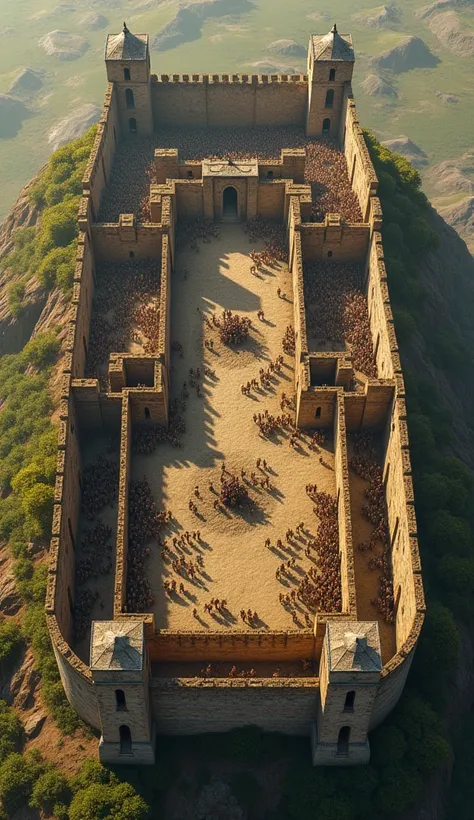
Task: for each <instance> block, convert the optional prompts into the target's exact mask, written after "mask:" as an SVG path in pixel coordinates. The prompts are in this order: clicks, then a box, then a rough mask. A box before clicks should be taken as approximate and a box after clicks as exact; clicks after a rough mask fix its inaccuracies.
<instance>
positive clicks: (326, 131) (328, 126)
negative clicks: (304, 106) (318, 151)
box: [323, 117, 331, 136]
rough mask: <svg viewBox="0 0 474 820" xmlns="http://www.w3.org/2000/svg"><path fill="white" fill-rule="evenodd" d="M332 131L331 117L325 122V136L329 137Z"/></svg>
mask: <svg viewBox="0 0 474 820" xmlns="http://www.w3.org/2000/svg"><path fill="white" fill-rule="evenodd" d="M330 130H331V120H330V119H329V117H326V119H324V120H323V135H325V136H327V135H328V134H329V132H330Z"/></svg>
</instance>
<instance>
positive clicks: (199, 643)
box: [147, 629, 317, 663]
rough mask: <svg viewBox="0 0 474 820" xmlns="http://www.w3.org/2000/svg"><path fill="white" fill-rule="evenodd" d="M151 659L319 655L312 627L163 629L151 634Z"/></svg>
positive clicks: (268, 658)
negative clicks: (206, 630) (207, 630)
mask: <svg viewBox="0 0 474 820" xmlns="http://www.w3.org/2000/svg"><path fill="white" fill-rule="evenodd" d="M147 647H148V651H149V654H150V660H151V662H152V663H153V662H156V663H158V662H162V663H163V662H165V661H170V662H173V661H182V662H185V661H196V660H199V661H205V662H206V663H209V662H211V661H226V660H227V661H231V662H232V663H236V662H237V661H254V662H257V661H283V660H285V661H299V660H305V659H311V660H317V658H315V639H314V635H313V633H312V631H311V630H309V631H308V630H307V629H305V630H298V631H296V630H295V631H294V632H293V631H292V632H253V633H252V632H250V633H248V632H237V631H228V632H226V633H222V632H214V633H204V634H202V633H200V632H184V631H183V632H171V631H168V630H161V631H158V632H154V633H153V634H151V635H148V636H147Z"/></svg>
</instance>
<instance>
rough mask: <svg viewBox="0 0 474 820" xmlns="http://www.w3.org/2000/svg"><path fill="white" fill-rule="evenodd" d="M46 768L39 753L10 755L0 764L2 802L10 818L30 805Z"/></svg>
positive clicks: (0, 794)
mask: <svg viewBox="0 0 474 820" xmlns="http://www.w3.org/2000/svg"><path fill="white" fill-rule="evenodd" d="M45 770H46V766H45V764H44V762H43V760H42V758H41V755H39V753H34V752H29V753H27V754H26V755H21V754H17V753H14V754H10V755H8V757H7V758H6V759H5V760H4V761H3V763H1V764H0V801H1V803H2V806H3V809H4V811H5V812H6V814H7V816H8V817H11V816H12V815H13V814H14V813H15V812H16V811H17V810H18V809H20V808H22V806H24V805H25V803H28V801H29V799H30V796H31V793H32V791H33V786H34V784H35V781H36V780H37V779H38V778H39V777H40V776H41V775H42V774H43V773H44V771H45Z"/></svg>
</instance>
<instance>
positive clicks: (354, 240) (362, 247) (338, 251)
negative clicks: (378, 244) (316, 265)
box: [301, 222, 370, 262]
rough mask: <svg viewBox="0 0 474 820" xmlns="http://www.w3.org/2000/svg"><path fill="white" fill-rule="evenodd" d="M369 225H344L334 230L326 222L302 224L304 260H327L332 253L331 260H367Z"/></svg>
mask: <svg viewBox="0 0 474 820" xmlns="http://www.w3.org/2000/svg"><path fill="white" fill-rule="evenodd" d="M369 233H370V229H369V226H368V225H342V226H341V228H340V230H338V231H334V230H332V229H331V228H328V227H327V226H326V225H325V224H324V223H321V224H320V223H308V222H304V223H303V224H302V225H301V246H302V250H303V260H304V262H319V261H325V260H327V258H328V254H329V253H331V254H332V259H331V262H359V261H365V259H366V256H367V249H368V246H369Z"/></svg>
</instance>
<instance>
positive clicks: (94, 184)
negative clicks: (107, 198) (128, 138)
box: [82, 83, 121, 219]
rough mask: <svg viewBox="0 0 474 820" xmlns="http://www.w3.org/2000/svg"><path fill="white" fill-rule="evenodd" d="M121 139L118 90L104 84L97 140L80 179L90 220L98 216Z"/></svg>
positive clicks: (113, 86) (112, 85)
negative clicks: (90, 214) (105, 88)
mask: <svg viewBox="0 0 474 820" xmlns="http://www.w3.org/2000/svg"><path fill="white" fill-rule="evenodd" d="M120 135H121V128H120V124H119V111H118V101H117V90H116V88H115V85H114V84H113V83H107V91H106V94H105V101H104V105H103V108H102V114H101V117H100V121H99V124H98V126H97V134H96V138H95V140H94V145H93V147H92V151H91V155H90V157H89V162H88V163H87V166H86V170H85V172H84V177H83V179H82V185H83V190H84V194H85V196H86V197H87V198H89V199H90V208H91V213H92V218H93V219H95V218H96V217H97V214H98V213H99V207H100V200H101V198H102V192H103V190H104V188H105V187H106V186H107V184H108V181H109V178H110V173H111V169H112V164H113V161H114V154H115V149H116V147H117V145H118V142H119V140H120Z"/></svg>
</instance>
